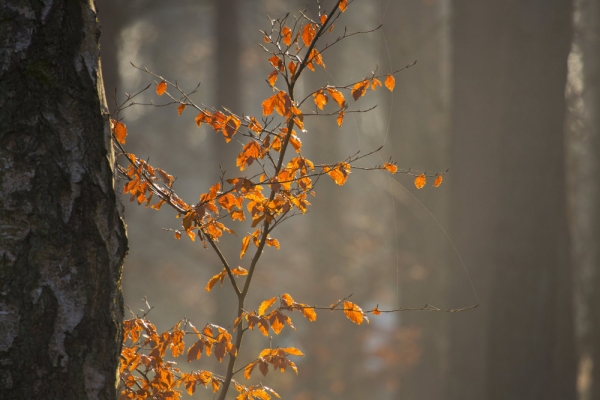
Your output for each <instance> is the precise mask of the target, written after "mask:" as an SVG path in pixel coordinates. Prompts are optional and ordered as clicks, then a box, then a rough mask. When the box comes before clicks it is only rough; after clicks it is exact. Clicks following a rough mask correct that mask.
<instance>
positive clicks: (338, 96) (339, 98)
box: [327, 87, 346, 108]
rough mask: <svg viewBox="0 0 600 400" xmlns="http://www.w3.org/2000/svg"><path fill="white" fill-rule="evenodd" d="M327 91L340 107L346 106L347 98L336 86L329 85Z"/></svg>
mask: <svg viewBox="0 0 600 400" xmlns="http://www.w3.org/2000/svg"><path fill="white" fill-rule="evenodd" d="M327 93H329V95H330V96H331V97H332V98H333V100H335V102H336V103H337V105H338V106H339V107H340V108H344V104H345V103H346V99H344V95H343V94H342V92H340V91H339V90H337V89H335V88H331V87H328V88H327Z"/></svg>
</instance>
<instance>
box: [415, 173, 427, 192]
mask: <svg viewBox="0 0 600 400" xmlns="http://www.w3.org/2000/svg"><path fill="white" fill-rule="evenodd" d="M425 183H427V178H426V177H425V174H421V175H419V176H417V177H416V178H415V187H416V188H417V189H421V188H422V187H423V186H425Z"/></svg>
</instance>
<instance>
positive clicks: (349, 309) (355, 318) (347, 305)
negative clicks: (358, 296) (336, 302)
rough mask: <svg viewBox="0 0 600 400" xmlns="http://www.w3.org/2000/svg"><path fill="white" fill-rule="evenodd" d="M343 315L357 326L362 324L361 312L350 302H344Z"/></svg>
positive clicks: (362, 316)
mask: <svg viewBox="0 0 600 400" xmlns="http://www.w3.org/2000/svg"><path fill="white" fill-rule="evenodd" d="M344 314H346V317H347V318H348V319H349V320H350V321H352V322H354V323H355V324H357V325H360V324H362V323H363V318H364V315H363V310H362V309H361V308H360V307H359V306H357V305H356V304H354V303H353V302H351V301H344Z"/></svg>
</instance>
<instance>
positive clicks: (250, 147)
mask: <svg viewBox="0 0 600 400" xmlns="http://www.w3.org/2000/svg"><path fill="white" fill-rule="evenodd" d="M260 154H261V151H260V145H259V144H258V143H256V142H254V141H252V142H249V143H248V144H246V145H245V146H244V148H243V150H242V152H241V153H240V154H239V155H238V157H237V160H236V165H237V166H238V167H240V171H243V170H244V169H246V166H247V165H251V164H252V163H253V162H254V160H256V159H258V158H259V157H260Z"/></svg>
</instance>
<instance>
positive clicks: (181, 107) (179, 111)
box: [177, 103, 185, 115]
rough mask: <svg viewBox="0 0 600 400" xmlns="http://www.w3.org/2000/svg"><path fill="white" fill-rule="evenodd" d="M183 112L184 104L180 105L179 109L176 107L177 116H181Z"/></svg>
mask: <svg viewBox="0 0 600 400" xmlns="http://www.w3.org/2000/svg"><path fill="white" fill-rule="evenodd" d="M183 110H185V104H183V103H181V104H180V105H179V107H177V115H181V113H182V112H183Z"/></svg>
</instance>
